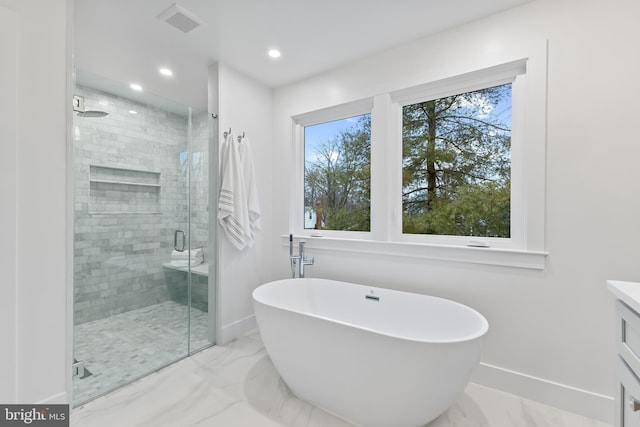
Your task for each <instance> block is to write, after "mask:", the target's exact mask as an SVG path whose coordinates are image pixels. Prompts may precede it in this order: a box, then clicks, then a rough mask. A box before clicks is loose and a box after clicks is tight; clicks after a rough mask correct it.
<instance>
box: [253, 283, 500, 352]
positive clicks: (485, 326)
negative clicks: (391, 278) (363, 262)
mask: <svg viewBox="0 0 640 427" xmlns="http://www.w3.org/2000/svg"><path fill="white" fill-rule="evenodd" d="M306 280H309V281H312V280H316V281H328V282H333V283H343V284H347V285H353V286H358V287H363V288H367V289H373V290H380V291H385V292H399V293H402V294H413V295H418V296H420V297H425V298H428V299H434V300H439V301H445V302H446V303H447V304H451V305H456V306H459V307H462V308H464V309H465V310H468V311H470V312H471V313H472V314H474V315H475V316H476V317H477V318H478V320H479V321H480V327H479V328H478V330H477V331H475V332H474V333H472V334H467V335H464V336H458V337H455V338H449V339H447V338H440V339H419V338H415V337H410V336H405V335H401V334H397V333H389V332H383V331H380V330H377V329H373V328H368V327H366V326H362V325H358V324H355V323H351V322H346V321H342V320H337V319H334V318H331V317H327V316H321V315H318V314H315V313H310V312H306V311H301V310H294V309H291V308H290V307H284V306H282V305H278V304H270V303H266V302H264V301H262V300H260V299H259V298H257V297H256V294H259V293H261V292H264V291H265V289H264V288H263V287H267V286H269V285H271V286H276V284H278V283H282V282H292V281H293V282H299V281H306ZM261 288H262V291H260V289H261ZM251 297H252V299H253V302H254V304H256V303H258V304H262V305H263V306H266V307H271V308H276V309H278V310H282V311H286V312H290V313H295V314H299V315H301V316H308V317H313V318H316V319H320V320H324V321H327V322H331V323H335V324H339V325H344V326H347V327H351V328H356V329H360V330H363V331H367V332H370V333H373V334H376V335H380V336H383V337H389V338H395V339H400V340H404V341H411V342H415V343H421V344H457V343H460V344H461V343H467V342H471V341H474V340H478V339H481V338H482V337H484V335H486V334H487V332H488V331H489V322H488V321H487V319H486V318H485V317H484V316H483V315H482V313H480V312H479V311H477V310H475V309H474V308H472V307H469V306H468V305H466V304H462V303H460V302H457V301H453V300H450V299H448V298H442V297H436V296H433V295H427V294H419V293H416V292H409V291H401V290H397V289H389V288H381V287H377V286H369V285H362V284H359V283H353V282H345V281H342V280H333V279H323V278H317V277H314V278H302V279H301V278H295V279H293V278H291V279H279V280H272V281H270V282H266V283H263V284H261V285H260V286H258V287H257V288H255V289H254V290H253V292H252V293H251ZM256 320H257V319H256ZM258 322H259V321H258ZM258 327H259V323H258Z"/></svg>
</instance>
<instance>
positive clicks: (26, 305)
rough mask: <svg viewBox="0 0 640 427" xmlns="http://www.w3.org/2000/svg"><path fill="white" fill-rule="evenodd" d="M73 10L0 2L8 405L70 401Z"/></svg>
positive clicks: (0, 331)
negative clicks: (69, 170) (69, 118)
mask: <svg viewBox="0 0 640 427" xmlns="http://www.w3.org/2000/svg"><path fill="white" fill-rule="evenodd" d="M69 11H70V5H69V3H68V2H67V0H31V1H20V0H0V21H2V23H1V24H0V27H2V30H0V31H1V36H0V40H2V41H1V42H0V49H1V50H2V57H3V60H2V69H3V70H2V72H1V73H0V94H1V95H0V144H1V146H0V151H1V152H2V156H3V166H2V168H1V169H2V172H1V174H0V182H1V185H0V200H2V203H1V204H0V224H2V226H1V227H0V235H2V238H3V244H2V246H1V249H0V260H1V261H0V263H1V264H0V271H2V282H1V283H2V287H1V289H2V295H1V298H0V300H1V301H2V302H1V303H0V304H1V307H0V312H1V313H2V314H1V316H2V318H1V321H0V336H2V340H3V342H2V345H1V346H0V347H1V348H2V350H1V351H0V384H1V385H0V402H4V403H12V402H14V403H18V402H20V403H25V402H29V403H38V402H47V403H66V402H68V401H69V396H68V395H67V387H68V386H69V381H70V378H71V375H70V353H68V347H69V346H68V344H69V341H68V337H69V335H68V333H67V332H68V326H69V322H68V318H67V315H68V314H69V315H70V312H68V310H67V307H68V305H67V302H68V294H67V260H68V254H67V247H66V243H65V242H66V241H67V192H66V182H67V181H66V174H67V171H66V167H67V163H66V160H67V159H66V137H67V135H66V132H67V127H66V123H67V111H68V110H69V109H68V108H67V107H68V105H67V102H69V97H68V78H69V74H68V68H67V66H68V60H69V58H70V55H69V52H68V51H67V26H66V24H67V14H68V12H69ZM16 24H19V25H16ZM16 48H17V49H16ZM5 54H6V55H5ZM5 95H6V98H5ZM69 318H70V317H69Z"/></svg>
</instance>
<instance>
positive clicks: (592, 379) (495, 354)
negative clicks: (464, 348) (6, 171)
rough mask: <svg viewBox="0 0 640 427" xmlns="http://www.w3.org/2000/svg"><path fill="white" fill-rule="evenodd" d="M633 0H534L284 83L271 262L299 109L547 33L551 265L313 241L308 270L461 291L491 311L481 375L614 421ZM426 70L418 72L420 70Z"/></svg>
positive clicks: (415, 79)
mask: <svg viewBox="0 0 640 427" xmlns="http://www.w3.org/2000/svg"><path fill="white" fill-rule="evenodd" d="M638 16H640V3H638V2H637V0H619V1H615V2H604V1H601V0H565V1H561V2H558V1H555V0H537V1H535V2H533V3H530V4H527V5H525V6H522V7H519V8H515V9H512V10H509V11H507V12H504V13H501V14H498V15H495V16H492V17H489V18H486V19H482V20H479V21H476V22H473V23H471V24H468V25H465V26H463V27H460V28H456V29H453V30H451V31H448V32H446V33H442V34H438V35H435V36H432V37H429V38H426V39H423V40H419V41H416V42H413V43H410V44H407V45H404V46H401V47H398V48H396V49H393V50H390V51H387V52H383V53H380V54H378V55H375V56H372V57H369V58H366V59H364V60H361V61H357V62H354V63H352V64H350V65H348V66H346V67H343V68H341V69H338V70H334V71H332V72H327V73H324V74H321V75H318V76H316V77H314V78H311V79H308V80H306V81H303V82H300V83H297V84H293V85H290V86H287V87H283V88H279V89H277V90H276V91H275V92H274V145H273V157H272V158H273V162H272V163H273V167H272V170H273V187H272V193H271V201H272V203H273V218H274V223H273V234H272V236H271V245H272V246H271V249H272V251H273V254H274V255H273V261H272V263H273V265H274V276H275V277H278V278H282V277H286V276H287V275H288V274H289V270H288V264H287V262H286V257H287V248H285V247H283V246H282V245H281V240H280V238H279V236H280V235H282V234H286V233H288V232H289V211H288V199H289V197H291V195H290V194H289V192H288V189H289V180H290V178H291V175H290V170H291V166H290V164H291V144H292V141H291V119H290V117H291V116H292V115H295V114H300V113H304V112H307V111H311V110H314V109H318V108H322V107H327V106H331V105H335V104H339V103H344V102H348V101H353V100H357V99H360V98H363V97H368V96H373V95H376V94H379V93H382V92H384V91H388V90H394V89H400V88H403V87H408V86H412V85H415V84H419V83H426V82H427V81H428V78H429V76H430V75H436V74H438V73H440V72H442V70H446V69H447V68H449V67H451V68H455V67H453V65H455V64H458V63H460V62H461V61H464V60H465V56H474V57H478V58H485V57H486V58H488V59H490V58H491V57H492V56H495V55H497V54H498V53H499V52H501V51H504V50H508V49H510V48H512V47H514V46H518V45H519V44H520V43H529V42H531V41H535V40H545V39H547V40H548V43H549V54H548V98H547V100H548V111H547V171H546V236H545V238H546V249H547V251H548V252H549V256H548V258H547V263H546V267H545V269H544V270H543V271H537V270H526V269H517V268H509V267H492V266H480V265H472V264H464V263H453V262H445V261H429V260H416V259H406V258H402V257H383V256H376V255H359V254H355V255H353V256H350V255H345V254H344V253H330V252H320V251H318V252H316V253H312V250H311V249H310V250H309V251H308V252H309V256H314V257H315V265H314V266H313V267H311V268H309V269H308V270H307V273H308V274H309V275H310V276H314V277H328V278H335V279H341V280H348V281H353V282H357V283H367V284H371V285H376V286H383V287H390V288H397V289H403V290H410V291H415V292H420V293H427V294H432V295H437V296H443V297H446V298H451V299H454V300H457V301H460V302H462V303H465V304H468V305H470V306H472V307H474V308H476V309H478V310H479V311H481V312H482V313H483V314H484V315H485V316H486V317H487V318H488V320H489V323H490V331H489V333H488V335H487V337H486V338H487V339H486V346H485V350H484V355H483V359H482V362H483V364H482V366H481V368H480V369H479V371H478V374H477V376H476V377H475V381H477V382H480V383H484V384H487V385H490V386H493V387H498V388H502V389H504V390H507V391H510V392H513V393H516V394H519V395H523V396H525V397H529V398H532V399H536V400H539V401H543V402H546V403H549V404H552V405H556V406H559V407H562V408H565V409H568V410H571V411H574V412H578V413H582V414H585V415H588V416H592V417H596V418H599V419H603V420H607V421H609V422H611V421H612V420H613V402H612V400H611V399H612V397H611V396H613V394H614V323H613V316H614V314H613V298H612V296H611V295H609V293H608V292H607V291H606V289H605V281H606V279H611V278H616V279H621V280H640V268H639V267H638V266H639V265H640V264H639V263H638V261H637V258H638V256H640V243H639V242H640V227H639V226H638V218H639V217H640V193H639V192H638V189H637V184H636V179H634V174H633V172H632V171H635V170H637V159H638V158H640V144H638V141H636V140H637V122H638V120H637V118H636V115H637V108H636V104H637V101H638V99H637V95H638V94H640V79H638V78H637V75H636V74H637V73H636V72H635V70H637V69H639V68H640V54H639V53H638V50H637V49H636V47H634V46H635V44H636V43H635V41H637V40H639V39H640V27H639V26H638V25H637V22H636V21H637V17H638ZM421 80H422V81H421Z"/></svg>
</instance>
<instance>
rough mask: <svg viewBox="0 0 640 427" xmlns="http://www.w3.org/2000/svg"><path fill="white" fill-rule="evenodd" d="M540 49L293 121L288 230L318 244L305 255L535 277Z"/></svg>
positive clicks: (540, 189) (542, 94) (541, 138)
mask: <svg viewBox="0 0 640 427" xmlns="http://www.w3.org/2000/svg"><path fill="white" fill-rule="evenodd" d="M520 48H521V49H520ZM546 49H547V47H546V42H545V43H532V44H530V45H521V46H519V47H518V48H517V49H515V50H514V52H510V53H509V54H507V55H505V56H503V57H502V59H504V61H501V62H498V65H493V66H490V67H486V68H481V67H478V68H472V67H467V66H464V68H463V67H462V66H461V67H459V68H458V71H461V70H462V71H463V72H460V73H457V74H453V73H452V74H451V75H448V76H447V75H445V76H443V78H440V79H432V80H431V81H428V82H426V83H424V84H419V85H417V86H411V87H407V88H404V89H399V90H393V91H388V92H386V93H385V92H381V93H378V94H377V95H375V96H374V97H372V98H368V99H365V100H360V101H354V102H351V103H348V104H342V105H337V106H335V107H329V108H325V109H322V110H317V111H313V112H309V113H304V114H300V115H297V116H293V117H292V119H293V151H294V158H295V159H296V162H295V163H294V169H293V170H294V174H293V181H292V187H291V188H292V190H293V192H292V194H293V195H294V196H293V197H292V199H291V209H290V212H291V220H292V223H291V230H292V231H293V232H294V233H295V234H296V235H299V236H314V235H316V234H318V235H319V234H321V235H322V236H323V237H324V238H322V239H313V240H311V241H309V242H308V244H309V247H310V248H318V249H325V250H340V251H347V252H350V251H353V252H358V253H371V254H383V255H394V256H403V257H412V258H428V259H438V260H448V261H456V262H470V263H479V264H490V265H504V266H511V267H521V268H533V269H542V268H544V265H545V259H546V252H545V223H544V218H545V185H546V184H545V136H546V66H547V65H546V56H547V54H546ZM524 51H526V52H527V53H526V54H523V52H524ZM517 52H519V54H518V53H517ZM476 59H477V58H476ZM473 62H474V60H470V61H468V62H466V63H465V64H467V65H468V64H470V63H473ZM475 63H477V64H486V61H485V60H484V58H481V59H480V60H477V61H476V62H475ZM469 70H471V71H469ZM448 71H451V70H443V71H441V72H440V71H438V72H437V73H435V75H442V74H444V73H447V72H448ZM440 73H441V74H440ZM395 83H397V81H395V82H390V83H389V85H392V84H395ZM318 135H325V136H324V137H322V138H321V137H319V136H318ZM341 162H343V163H341ZM331 189H333V190H331ZM338 199H342V201H343V202H342V204H340V203H337V202H336V201H334V200H338ZM317 229H322V230H323V232H322V233H319V232H317V231H316V230H317ZM325 231H326V232H325ZM283 243H284V244H288V236H286V237H285V236H284V235H283Z"/></svg>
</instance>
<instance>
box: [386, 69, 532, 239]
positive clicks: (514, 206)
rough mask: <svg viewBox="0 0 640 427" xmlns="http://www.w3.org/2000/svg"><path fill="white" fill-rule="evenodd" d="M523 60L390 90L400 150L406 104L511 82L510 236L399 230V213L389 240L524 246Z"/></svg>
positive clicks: (524, 73) (400, 226)
mask: <svg viewBox="0 0 640 427" xmlns="http://www.w3.org/2000/svg"><path fill="white" fill-rule="evenodd" d="M526 65H527V63H526V60H524V59H522V60H518V61H513V62H510V63H506V64H500V65H497V66H494V67H490V68H486V69H482V70H479V71H474V72H470V73H466V74H463V75H458V76H454V77H451V78H447V79H444V80H440V81H436V82H430V83H426V84H423V85H420V86H416V87H412V88H407V89H403V90H400V91H396V92H392V93H391V94H390V97H391V107H390V108H391V110H392V112H391V114H394V115H396V116H397V120H395V121H394V123H398V124H399V126H397V127H396V128H395V129H394V130H393V132H394V133H395V134H396V135H399V136H397V137H396V138H399V144H400V150H402V108H403V107H404V106H406V105H412V104H417V103H420V102H425V101H430V100H434V99H440V98H444V97H447V96H452V95H457V94H462V93H466V92H473V91H476V90H480V89H485V88H488V87H493V86H499V85H503V84H507V83H511V85H512V88H511V89H512V97H511V123H512V124H511V129H512V131H511V196H510V197H511V207H510V214H511V218H510V227H511V233H510V237H473V236H456V235H434V234H409V233H403V232H402V213H401V214H400V221H399V224H394V226H393V230H392V237H391V240H393V241H398V242H413V243H428V244H436V245H455V246H483V247H484V246H488V247H491V248H502V249H505V248H510V249H523V248H524V242H523V241H524V235H525V232H524V228H525V225H526V213H525V212H524V206H525V204H524V197H522V196H523V194H524V191H525V188H524V179H523V178H524V177H523V176H522V175H523V174H522V169H523V167H524V159H523V155H524V153H523V147H524V144H526V141H525V140H524V136H525V133H524V132H522V127H523V126H524V124H525V117H524V111H525V108H524V105H523V101H524V100H525V99H526V94H525V93H524V91H525V88H526ZM399 161H400V173H402V153H401V154H400V160H399ZM399 185H400V187H401V191H400V209H401V210H400V212H402V194H401V193H402V181H400V183H399ZM396 203H397V202H396Z"/></svg>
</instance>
